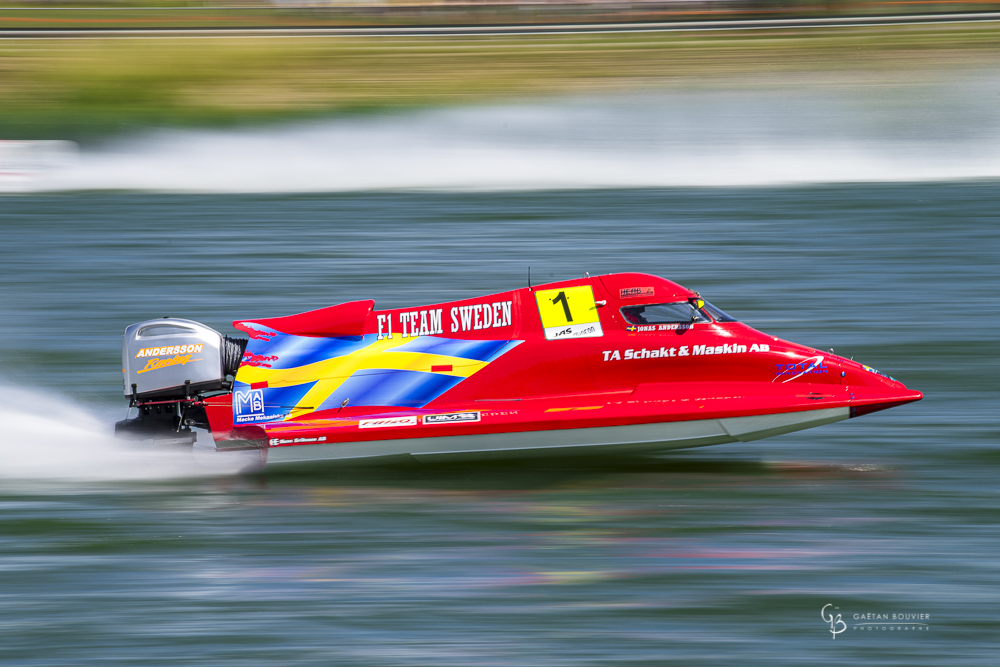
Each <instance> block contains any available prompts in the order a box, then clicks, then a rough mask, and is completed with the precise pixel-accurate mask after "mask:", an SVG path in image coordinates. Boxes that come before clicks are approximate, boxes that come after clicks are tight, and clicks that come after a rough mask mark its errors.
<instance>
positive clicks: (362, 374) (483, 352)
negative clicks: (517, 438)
mask: <svg viewBox="0 0 1000 667" xmlns="http://www.w3.org/2000/svg"><path fill="white" fill-rule="evenodd" d="M255 326H256V327H259V326H260V325H255ZM521 342H522V341H519V340H458V339H452V338H443V337H438V336H418V337H415V338H402V337H399V336H396V337H394V338H391V339H390V338H385V337H383V338H382V340H378V337H377V336H376V335H375V334H368V335H365V336H342V337H334V338H315V337H309V336H294V335H289V334H284V333H281V332H268V333H267V334H266V335H264V336H261V337H255V338H254V339H252V340H251V341H250V344H249V345H248V346H247V350H246V353H245V354H244V357H243V363H242V365H241V366H240V369H239V372H238V373H237V375H236V382H235V386H234V387H233V397H234V399H233V419H234V423H236V424H247V423H260V422H270V421H281V420H287V419H294V418H297V417H302V416H303V415H307V414H309V413H312V412H318V411H321V410H329V409H334V408H339V407H341V405H342V404H343V403H344V401H345V400H346V401H348V402H349V404H350V405H351V406H395V407H408V408H420V407H423V406H424V405H427V404H428V403H430V402H431V401H433V400H434V399H435V398H437V397H438V396H440V395H441V394H443V393H445V392H446V391H448V390H449V389H451V388H452V387H454V386H455V385H457V384H458V383H460V382H462V380H464V379H466V378H468V377H471V376H472V375H474V374H475V373H477V372H479V371H480V370H481V369H483V368H485V367H486V366H488V365H489V364H490V363H491V362H493V361H494V360H496V359H497V358H499V357H500V356H502V355H503V354H505V353H506V352H508V351H509V350H511V349H513V348H515V347H517V346H518V345H519V344H520V343H521Z"/></svg>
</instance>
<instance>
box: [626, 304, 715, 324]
mask: <svg viewBox="0 0 1000 667" xmlns="http://www.w3.org/2000/svg"><path fill="white" fill-rule="evenodd" d="M622 315H623V316H624V317H625V321H626V322H628V323H629V324H691V323H692V322H708V321H709V319H708V317H706V316H705V315H704V314H703V313H702V312H701V311H700V310H698V309H697V308H695V307H694V305H692V304H691V303H690V302H688V301H679V302H677V303H657V304H652V305H645V306H625V307H624V308H622Z"/></svg>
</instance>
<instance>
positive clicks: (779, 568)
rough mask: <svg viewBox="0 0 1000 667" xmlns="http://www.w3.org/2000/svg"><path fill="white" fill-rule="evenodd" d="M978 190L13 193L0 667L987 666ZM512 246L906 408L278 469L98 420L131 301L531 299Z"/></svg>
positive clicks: (989, 294) (114, 397)
mask: <svg viewBox="0 0 1000 667" xmlns="http://www.w3.org/2000/svg"><path fill="white" fill-rule="evenodd" d="M998 192H1000V190H998V188H997V185H996V183H995V182H981V183H977V182H953V183H937V184H909V185H907V184H869V185H850V184H845V185H836V186H834V185H830V186H809V187H797V188H792V187H771V188H733V189H722V188H717V189H660V190H656V189H631V190H590V191H579V192H534V193H524V192H520V193H518V192H507V193H492V194H491V193H480V194H475V193H465V194H461V193H437V194H433V193H424V194H407V193H379V192H371V193H361V194H340V195H336V194H329V195H296V196H281V195H165V194H164V195H157V194H116V193H104V194H86V193H82V194H81V193H75V194H63V195H37V196H34V195H33V196H17V197H6V198H2V199H0V312H2V317H0V361H2V364H3V366H2V368H3V371H2V378H3V379H2V387H0V417H2V421H0V423H3V424H4V429H5V433H4V435H3V437H2V438H0V455H2V457H3V459H2V460H0V596H2V602H3V604H2V605H0V664H10V665H98V664H100V665H105V664H109V663H120V664H140V663H141V664H179V663H183V664H204V665H241V666H242V665H265V664H267V665H272V664H282V665H313V664H315V665H328V664H356V665H471V664H477V665H518V666H519V665H530V664H547V665H638V664H657V665H659V664H674V663H676V664H691V662H693V661H694V660H696V659H697V660H699V661H701V662H706V663H710V664H733V663H735V662H744V663H755V664H756V663H759V664H796V665H797V664H803V663H816V664H818V663H821V662H822V663H824V664H830V663H840V664H843V663H852V664H854V663H858V664H861V663H862V662H863V664H897V663H899V662H906V663H909V664H924V665H938V664H954V665H958V664H969V665H981V664H986V663H988V662H989V661H990V660H991V659H993V657H994V656H995V655H996V652H997V650H998V649H1000V646H998V643H1000V642H998V641H997V639H996V637H997V633H996V627H997V620H998V619H997V612H996V602H997V599H998V594H1000V586H998V584H1000V576H998V575H1000V573H998V565H997V558H996V554H997V550H998V547H1000V537H998V533H997V528H998V520H997V512H996V509H997V506H998V500H1000V498H998V495H1000V494H998V491H997V483H996V479H997V464H998V462H1000V456H998V454H997V451H998V450H997V445H998V436H1000V432H998V431H1000V429H998V427H997V418H996V415H997V408H998V405H997V383H996V377H997V371H998V370H1000V369H998V365H1000V364H998V355H997V353H996V331H997V330H998V326H1000V316H998V309H1000V294H998V290H997V286H998V284H1000V281H998V278H1000V275H998V273H1000V269H998V266H1000V231H998V226H997V214H996V211H997V210H998V205H1000V195H998ZM528 266H530V267H531V271H532V278H533V280H534V282H535V283H536V284H537V283H538V282H542V281H547V280H555V279H564V278H572V277H576V276H579V275H581V274H583V272H585V271H587V272H590V273H591V274H598V273H604V272H612V271H646V272H650V273H656V274H660V275H663V276H666V277H668V278H671V279H674V280H676V281H678V282H680V283H682V284H684V285H687V286H689V287H691V288H693V289H697V290H700V291H701V292H702V294H704V295H705V296H707V297H708V298H709V299H711V300H712V301H713V302H714V303H716V304H717V305H719V306H720V307H722V308H724V309H726V310H727V311H729V312H731V313H733V314H734V315H737V316H738V317H740V318H741V319H743V320H745V321H747V322H748V323H750V324H751V325H753V326H756V327H758V328H761V329H763V330H765V331H768V332H770V333H772V334H774V335H777V336H781V337H785V338H789V339H791V340H795V341H798V342H801V343H805V344H808V345H812V346H816V347H819V348H821V349H828V348H831V347H832V348H835V350H836V352H837V353H838V354H842V355H845V356H848V357H854V358H856V359H858V360H860V361H863V362H865V363H867V364H869V365H872V366H874V367H875V368H878V369H880V370H882V371H885V372H887V373H889V374H891V375H893V376H894V377H897V378H899V379H900V380H901V381H903V382H905V383H906V384H907V385H908V386H912V387H915V388H917V389H920V390H922V391H924V392H925V394H926V398H925V399H924V400H923V401H921V402H919V403H917V404H912V405H909V406H904V407H901V408H897V409H894V410H890V411H887V412H882V413H877V414H874V415H869V416H866V417H863V418H860V419H856V420H851V421H848V422H843V423H839V424H834V425H830V426H827V427H823V428H820V429H815V430H810V431H805V432H800V433H794V434H789V435H786V436H781V437H778V438H773V439H770V440H764V441H759V442H753V443H744V444H736V445H725V446H719V447H713V448H706V449H703V450H690V451H687V452H678V453H673V454H670V455H667V456H663V457H660V458H658V459H597V460H587V461H561V462H533V463H530V464H505V465H475V466H472V465H461V466H460V465H452V466H430V465H415V466H411V467H397V468H374V469H331V468H318V469H316V470H315V471H313V472H311V473H308V474H295V475H287V474H285V475H276V474H270V475H267V476H263V477H241V476H238V475H234V474H231V471H226V470H218V469H211V468H206V467H205V465H204V464H203V463H199V461H198V460H195V459H194V458H193V457H190V456H187V455H186V454H178V453H176V452H173V453H171V452H149V453H146V452H142V451H132V450H123V449H122V448H121V447H120V446H118V445H116V444H115V443H114V442H112V440H111V439H110V436H109V435H108V429H109V428H110V424H111V423H112V422H113V421H114V420H115V419H120V418H121V417H122V416H123V414H124V412H125V409H124V400H123V398H122V396H121V375H120V372H119V368H120V365H119V360H120V341H121V332H122V330H123V329H124V327H125V326H126V325H127V324H129V323H132V322H135V321H139V320H142V319H146V318H150V317H157V316H162V315H171V316H178V317H190V318H192V319H196V320H200V321H203V322H205V323H207V324H209V325H211V326H214V327H216V328H218V329H219V330H220V331H223V332H225V333H231V332H232V329H231V327H230V326H229V323H230V322H231V320H233V319H237V318H247V317H269V316H277V315H285V314H290V313H292V312H295V311H301V310H307V309H312V308H318V307H322V306H326V305H330V304H333V303H337V302H340V301H345V300H350V299H357V298H368V297H370V298H374V299H376V301H377V302H378V305H379V307H382V308H388V307H398V306H404V305H416V304H420V303H430V302H438V301H443V300H448V299H459V298H465V297H470V296H475V295H479V294H483V293H488V292H491V291H500V290H506V289H511V288H516V287H521V286H523V285H525V284H526V280H527V275H526V274H527V268H528ZM826 604H832V605H835V606H836V607H838V608H839V610H838V611H837V613H840V614H842V618H843V619H844V621H845V624H846V627H847V630H846V631H845V632H844V633H842V634H839V635H837V636H836V639H834V636H833V635H832V634H831V632H830V624H829V623H825V622H824V621H823V620H822V619H821V616H820V611H821V608H822V607H823V606H824V605H826ZM862 613H863V614H890V615H891V614H892V613H905V614H929V619H924V621H925V622H926V625H924V626H905V627H908V628H909V629H898V628H903V627H904V626H902V625H896V624H891V623H888V624H884V625H882V624H877V625H875V626H874V628H875V629H870V630H862V629H859V628H860V625H859V623H860V622H859V621H857V620H856V619H854V618H853V617H854V614H862ZM917 627H919V628H921V629H916V628H917ZM882 628H885V629H882Z"/></svg>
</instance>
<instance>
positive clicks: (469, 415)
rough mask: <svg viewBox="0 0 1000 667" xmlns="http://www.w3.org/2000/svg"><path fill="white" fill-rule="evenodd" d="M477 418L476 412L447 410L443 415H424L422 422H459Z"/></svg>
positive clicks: (477, 419)
mask: <svg viewBox="0 0 1000 667" xmlns="http://www.w3.org/2000/svg"><path fill="white" fill-rule="evenodd" d="M479 419H480V413H478V412H449V413H447V414H443V415H424V424H460V423H465V422H477V421H479Z"/></svg>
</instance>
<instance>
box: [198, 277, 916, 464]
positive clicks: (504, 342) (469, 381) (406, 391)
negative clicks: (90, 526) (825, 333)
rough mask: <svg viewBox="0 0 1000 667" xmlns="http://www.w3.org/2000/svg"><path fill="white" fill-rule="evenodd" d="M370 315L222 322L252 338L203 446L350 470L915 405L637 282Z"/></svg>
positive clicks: (833, 362) (363, 310) (348, 310)
mask: <svg viewBox="0 0 1000 667" xmlns="http://www.w3.org/2000/svg"><path fill="white" fill-rule="evenodd" d="M373 306H374V304H373V302H371V301H361V302H353V303H350V304H344V305H342V306H334V307H332V308H327V309H323V310H320V311H313V312H311V313H304V314H301V315H293V316H290V317H284V318H274V319H270V320H255V321H238V322H234V325H235V326H237V327H238V328H240V329H242V330H244V331H246V332H248V333H249V334H250V337H251V341H250V345H249V346H248V348H247V351H246V354H245V356H244V361H243V365H241V367H240V370H239V373H238V375H237V378H236V380H237V382H236V387H235V390H234V393H233V394H230V395H227V396H220V397H215V398H211V399H208V400H207V406H206V407H207V413H208V417H209V420H210V423H211V425H212V431H213V435H214V437H215V439H216V442H217V445H218V447H219V448H220V449H227V448H244V447H258V446H260V447H264V448H268V449H271V450H274V451H277V450H280V449H282V448H308V447H315V446H317V445H322V450H323V452H324V454H323V455H322V456H319V457H318V458H330V457H331V455H332V457H333V458H337V457H338V456H337V455H336V452H337V451H338V450H337V446H338V445H346V444H348V443H355V444H354V446H352V447H351V450H350V451H351V452H353V454H352V455H351V457H352V458H353V457H355V456H357V455H358V454H357V452H359V451H360V452H362V453H364V452H367V451H370V452H371V455H373V456H377V455H381V454H382V453H386V452H390V453H400V452H402V451H404V450H400V449H399V448H393V447H391V446H390V447H387V446H385V443H392V442H393V441H399V442H404V441H405V442H408V443H409V442H414V441H417V440H421V439H429V440H428V442H431V441H433V442H435V443H438V442H445V443H446V442H447V439H449V438H460V439H461V438H464V439H465V440H463V442H466V441H467V442H468V443H472V444H469V445H467V446H466V449H463V450H462V451H473V450H475V449H476V447H477V446H478V445H476V444H475V443H476V440H475V438H476V437H477V436H496V435H497V434H519V435H520V437H519V438H518V439H516V440H515V439H508V440H509V441H510V443H511V445H510V447H509V448H507V449H510V450H512V451H517V450H520V449H522V448H523V447H524V446H525V443H526V442H533V441H534V440H538V441H539V442H543V441H545V438H547V437H549V436H545V437H542V436H543V435H544V434H546V433H551V432H554V431H568V432H573V433H577V432H579V433H583V431H578V430H579V429H595V432H597V431H601V432H603V433H615V434H618V433H619V431H615V430H614V429H615V428H618V429H620V428H621V427H633V426H638V425H656V424H678V423H681V422H698V423H708V422H712V421H713V420H714V422H715V423H720V424H732V423H735V422H727V421H726V420H733V419H740V418H747V417H763V416H767V415H792V414H794V413H809V414H814V413H815V414H820V413H821V412H822V411H824V410H826V411H830V412H829V414H831V415H832V414H838V415H843V416H845V417H846V416H848V415H849V416H857V415H860V414H865V413H867V412H873V411H876V410H880V409H884V408H887V407H892V406H895V405H901V404H903V403H907V402H910V401H916V400H919V399H920V398H921V397H922V395H921V393H920V392H918V391H913V390H910V389H907V388H906V387H905V386H904V385H903V384H902V383H900V382H898V381H896V380H894V379H892V378H890V377H888V376H886V375H883V374H881V373H879V372H877V371H874V370H873V369H870V368H868V367H866V366H864V365H862V364H859V363H856V362H854V361H850V360H848V359H844V358H842V357H839V356H836V355H833V354H831V353H827V352H821V351H819V350H815V349H812V348H808V347H805V346H802V345H797V344H795V343H790V342H787V341H783V340H779V339H777V338H774V337H772V336H769V335H767V334H764V333H761V332H759V331H756V330H754V329H752V328H751V327H748V326H746V325H745V324H742V323H740V322H735V321H724V320H725V319H726V318H725V316H724V314H722V313H720V312H719V311H717V310H714V309H712V308H711V306H710V305H704V303H703V302H702V301H701V300H700V298H699V296H698V295H697V294H696V293H694V292H692V291H690V290H688V289H686V288H684V287H681V286H680V285H677V284H675V283H672V282H670V281H668V280H664V279H662V278H658V277H655V276H650V275H645V274H634V273H628V274H612V275H607V276H599V277H593V278H591V277H585V278H581V279H578V280H571V281H565V282H560V283H552V284H548V285H540V286H537V287H534V288H524V289H520V290H514V291H511V292H506V293H501V294H495V295H491V296H487V297H482V298H478V299H469V300H465V301H458V302H451V303H443V304H435V305H431V306H420V307H417V308H408V309H399V310H390V311H375V310H374V309H373ZM685 309H688V310H690V312H691V313H692V314H691V315H690V317H689V318H688V320H687V321H683V317H685V315H684V313H686V312H687V310H685ZM671 318H673V319H674V320H677V319H678V318H681V320H680V321H670V320H671ZM234 397H235V399H236V400H235V401H234V400H233V399H234ZM838 411H839V412H838ZM822 414H827V413H822ZM720 420H721V421H720ZM832 420H835V419H826V421H832ZM788 423H789V424H799V423H802V424H805V425H804V426H796V427H792V426H788V427H787V428H785V429H784V430H785V431H787V430H795V428H806V427H808V426H809V425H814V424H812V423H807V421H801V422H800V421H796V420H795V419H794V418H793V419H791V420H790V421H789V422H788ZM816 423H825V422H820V421H817V422H816ZM727 428H728V429H729V430H730V431H732V427H731V426H728V427H727ZM608 429H610V430H608ZM723 431H725V429H723ZM760 432H761V433H765V434H768V433H771V432H783V431H781V430H780V429H778V430H775V429H771V430H767V429H764V430H761V431H760ZM532 433H533V434H535V436H533V437H530V438H527V439H526V438H525V435H526V434H532ZM614 437H615V438H618V439H621V438H622V437H625V439H626V440H627V438H628V437H629V436H621V435H615V436H614ZM642 437H645V438H646V439H647V440H648V438H649V436H642ZM754 437H763V436H754ZM469 438H472V439H471V440H470V439H469ZM732 439H743V438H742V437H741V436H740V435H739V434H735V435H733V436H732V438H731V439H730V440H729V441H732ZM749 439H753V437H750V438H749ZM682 440H683V439H681V440H678V441H677V442H679V443H680V442H681V441H682ZM716 440H717V441H719V442H723V441H726V440H725V439H724V438H723V439H721V440H720V439H718V438H716ZM483 442H486V440H483ZM497 442H505V441H504V440H502V439H501V440H497V439H496V437H494V438H493V439H492V440H489V443H490V444H489V446H488V447H486V445H484V447H486V448H488V449H496V448H497V446H498V445H497ZM602 442H603V440H602ZM609 442H610V441H609ZM616 442H617V441H616ZM622 442H625V440H622ZM713 442H715V441H713V440H712V438H711V437H707V436H706V438H701V439H700V440H699V439H698V438H694V439H692V440H691V443H692V444H690V445H684V444H678V445H676V446H698V445H699V444H713ZM357 443H370V445H371V446H370V449H365V448H364V447H359V446H357ZM654 444H655V443H654ZM469 447H471V449H468V448H469ZM500 447H501V448H504V447H503V445H502V444H501V445H500ZM432 449H433V448H432ZM647 449H648V447H647Z"/></svg>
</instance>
